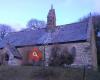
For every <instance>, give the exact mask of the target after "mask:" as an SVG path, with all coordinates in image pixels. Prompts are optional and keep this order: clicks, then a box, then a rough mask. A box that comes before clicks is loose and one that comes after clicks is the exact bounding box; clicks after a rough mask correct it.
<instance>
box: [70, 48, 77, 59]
mask: <svg viewBox="0 0 100 80" xmlns="http://www.w3.org/2000/svg"><path fill="white" fill-rule="evenodd" d="M71 54H72V56H73V58H75V56H76V48H75V47H72V48H71Z"/></svg>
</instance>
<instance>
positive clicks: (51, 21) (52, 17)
mask: <svg viewBox="0 0 100 80" xmlns="http://www.w3.org/2000/svg"><path fill="white" fill-rule="evenodd" d="M55 27H56V14H55V9H53V5H51V9H50V10H49V13H48V15H47V30H54V29H55Z"/></svg>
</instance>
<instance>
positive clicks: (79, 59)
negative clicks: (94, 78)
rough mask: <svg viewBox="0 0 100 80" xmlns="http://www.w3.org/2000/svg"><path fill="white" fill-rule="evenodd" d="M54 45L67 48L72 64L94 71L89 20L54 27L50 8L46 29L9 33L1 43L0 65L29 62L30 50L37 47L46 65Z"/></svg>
mask: <svg viewBox="0 0 100 80" xmlns="http://www.w3.org/2000/svg"><path fill="white" fill-rule="evenodd" d="M54 46H59V47H60V50H64V49H66V50H68V52H69V53H70V54H74V55H76V56H75V59H74V62H73V63H72V64H71V65H77V66H92V67H93V69H97V54H96V42H95V32H94V26H93V22H92V17H90V19H89V20H88V21H83V22H76V23H72V24H65V25H60V26H59V25H56V14H55V9H54V8H53V7H51V9H50V10H49V12H48V15H47V26H46V27H45V28H41V29H35V30H27V31H19V32H12V33H9V34H7V35H6V37H5V38H4V39H3V40H2V41H1V42H0V63H1V64H8V65H22V64H27V63H30V62H32V61H30V60H29V57H28V55H29V53H30V52H31V51H32V50H33V48H38V50H39V51H40V52H41V53H42V55H43V57H44V59H45V65H48V62H49V57H50V55H51V52H52V48H53V47H54ZM73 49H74V50H73ZM66 54H67V53H66ZM44 59H43V60H44Z"/></svg>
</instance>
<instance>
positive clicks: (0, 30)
mask: <svg viewBox="0 0 100 80" xmlns="http://www.w3.org/2000/svg"><path fill="white" fill-rule="evenodd" d="M12 31H14V29H12V28H11V27H10V26H9V25H6V24H0V39H1V40H2V39H3V38H4V37H5V36H6V35H7V34H8V33H9V32H12Z"/></svg>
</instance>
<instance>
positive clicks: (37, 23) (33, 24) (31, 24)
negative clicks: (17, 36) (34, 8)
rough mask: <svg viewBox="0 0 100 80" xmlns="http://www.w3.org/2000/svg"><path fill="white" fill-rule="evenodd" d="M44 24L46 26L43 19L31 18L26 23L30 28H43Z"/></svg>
mask: <svg viewBox="0 0 100 80" xmlns="http://www.w3.org/2000/svg"><path fill="white" fill-rule="evenodd" d="M45 26H46V23H45V21H41V20H37V19H31V20H29V21H28V23H27V27H28V28H31V29H37V28H44V27H45Z"/></svg>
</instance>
